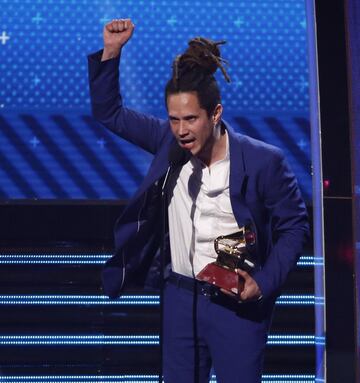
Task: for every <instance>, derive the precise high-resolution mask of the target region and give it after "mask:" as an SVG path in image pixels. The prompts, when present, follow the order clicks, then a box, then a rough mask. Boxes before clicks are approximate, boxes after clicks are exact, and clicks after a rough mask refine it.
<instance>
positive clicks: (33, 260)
mask: <svg viewBox="0 0 360 383" xmlns="http://www.w3.org/2000/svg"><path fill="white" fill-rule="evenodd" d="M111 256H112V254H0V264H23V265H24V264H90V265H93V264H101V265H102V264H104V263H105V262H106V261H107V260H108V259H109V258H110V257H111ZM297 265H298V266H301V267H312V266H324V260H323V258H321V257H312V256H303V257H300V259H299V261H298V263H297Z"/></svg>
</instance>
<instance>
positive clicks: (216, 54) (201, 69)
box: [173, 37, 230, 82]
mask: <svg viewBox="0 0 360 383" xmlns="http://www.w3.org/2000/svg"><path fill="white" fill-rule="evenodd" d="M225 43H226V41H218V42H216V41H212V40H210V39H206V38H204V37H195V38H193V39H191V40H190V41H189V42H188V44H189V47H188V48H187V50H186V51H185V52H184V53H183V54H182V55H179V56H177V57H176V59H175V61H174V64H173V78H174V81H175V82H177V81H178V80H179V78H181V77H182V76H184V75H186V74H190V73H189V72H193V74H194V75H195V74H197V75H201V74H203V75H205V76H208V75H213V74H214V73H215V72H216V71H217V69H218V68H220V69H221V72H222V73H223V75H224V77H225V80H226V81H227V82H230V78H229V76H228V74H227V73H226V71H225V69H224V66H223V63H225V64H227V62H226V61H225V60H224V59H222V58H221V55H220V49H219V45H222V44H225ZM201 77H202V76H201Z"/></svg>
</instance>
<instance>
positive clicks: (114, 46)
mask: <svg viewBox="0 0 360 383" xmlns="http://www.w3.org/2000/svg"><path fill="white" fill-rule="evenodd" d="M134 28H135V25H134V24H133V23H132V22H131V20H130V19H119V20H112V21H110V22H109V23H107V24H106V25H105V26H104V32H103V35H104V51H103V55H102V57H101V61H105V60H108V59H111V58H113V57H117V56H118V55H119V54H120V50H121V48H122V47H123V46H124V45H125V44H126V43H127V42H128V41H129V39H130V38H131V36H132V34H133V32H134Z"/></svg>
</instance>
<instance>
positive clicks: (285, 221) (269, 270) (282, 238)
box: [253, 150, 309, 298]
mask: <svg viewBox="0 0 360 383" xmlns="http://www.w3.org/2000/svg"><path fill="white" fill-rule="evenodd" d="M274 153H275V155H274V157H273V160H272V161H269V162H268V166H267V169H266V173H265V175H264V184H263V195H264V204H265V208H266V210H267V211H268V213H269V217H270V230H271V233H270V237H271V243H272V246H271V250H270V253H269V255H268V257H267V259H266V260H265V263H264V265H263V267H262V269H261V270H259V271H258V272H256V273H255V274H254V275H253V278H254V279H255V281H256V282H257V284H258V286H259V287H260V289H261V292H262V295H263V297H264V298H267V297H270V296H273V295H276V294H278V293H279V290H280V289H281V287H282V285H283V284H284V283H285V280H286V277H287V276H288V274H289V272H290V271H291V270H292V269H294V268H295V267H296V262H297V260H298V259H299V257H300V254H301V252H302V249H303V246H304V244H305V242H306V240H307V239H308V235H309V227H308V219H307V211H306V206H305V203H304V201H303V200H302V197H301V194H300V190H299V187H298V184H297V181H296V178H295V176H294V174H293V173H292V171H291V170H290V168H289V166H288V164H287V162H286V160H285V158H284V156H283V154H282V152H281V151H280V150H278V151H275V152H274Z"/></svg>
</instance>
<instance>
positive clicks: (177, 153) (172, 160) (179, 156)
mask: <svg viewBox="0 0 360 383" xmlns="http://www.w3.org/2000/svg"><path fill="white" fill-rule="evenodd" d="M190 158H191V152H190V151H189V150H186V149H184V148H182V147H181V146H179V144H178V143H177V142H176V141H175V142H174V143H173V144H172V145H171V147H170V150H169V164H170V167H172V168H173V169H174V168H177V167H178V166H183V165H185V164H186V163H187V162H188V161H189V160H190Z"/></svg>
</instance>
